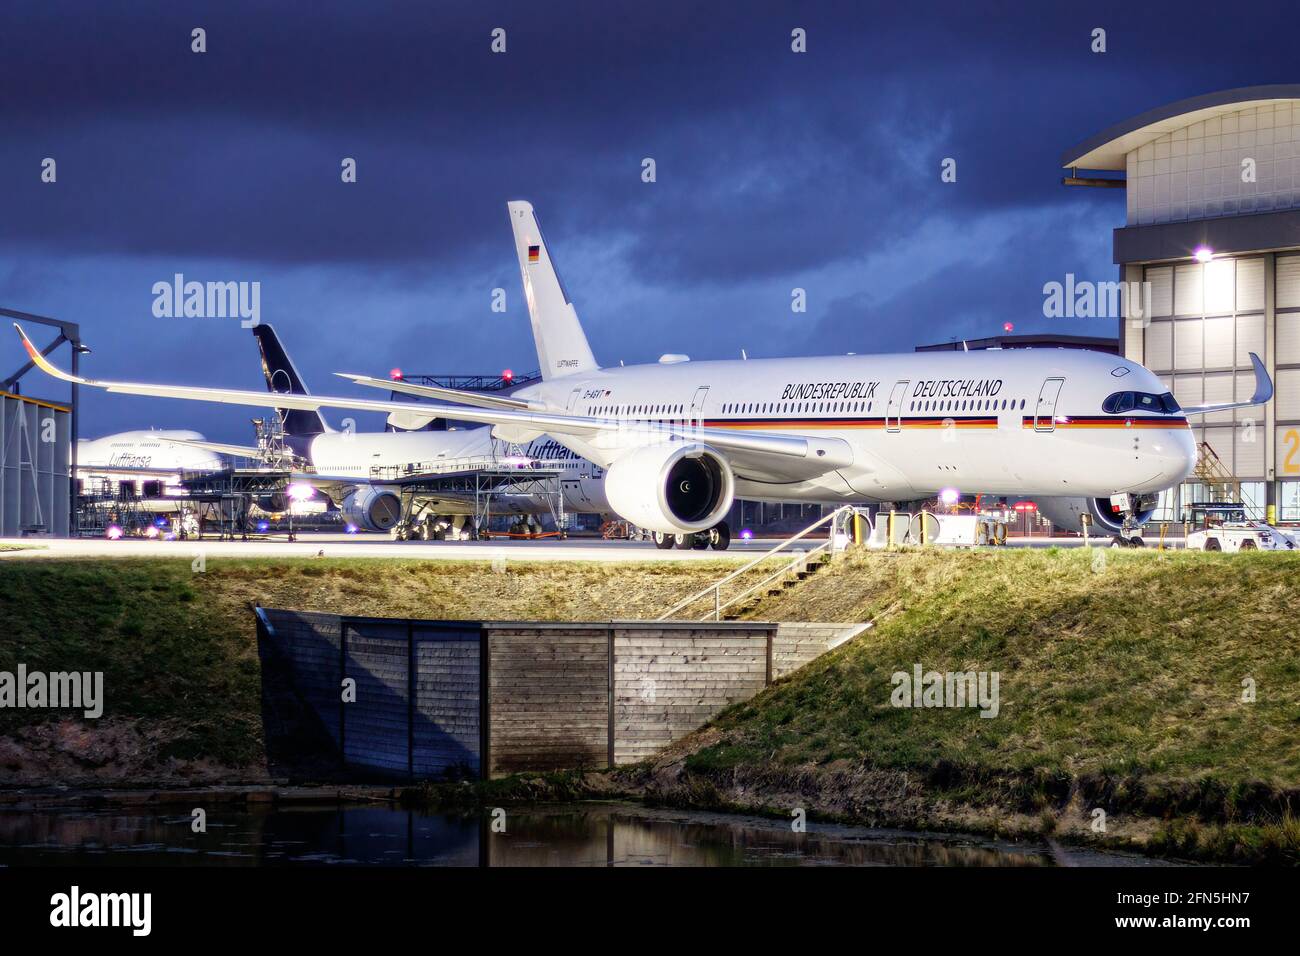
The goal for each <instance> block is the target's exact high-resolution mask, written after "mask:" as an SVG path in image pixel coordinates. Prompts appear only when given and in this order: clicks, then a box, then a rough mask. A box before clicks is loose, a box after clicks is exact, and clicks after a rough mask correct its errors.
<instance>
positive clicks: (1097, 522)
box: [1034, 496, 1158, 534]
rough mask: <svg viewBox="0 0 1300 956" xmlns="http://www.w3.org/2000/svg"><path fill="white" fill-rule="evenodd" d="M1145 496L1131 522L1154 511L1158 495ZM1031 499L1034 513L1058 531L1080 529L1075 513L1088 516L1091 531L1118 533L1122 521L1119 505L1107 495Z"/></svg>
mask: <svg viewBox="0 0 1300 956" xmlns="http://www.w3.org/2000/svg"><path fill="white" fill-rule="evenodd" d="M1132 497H1134V498H1137V496H1132ZM1149 497H1150V500H1149V501H1139V502H1137V504H1138V507H1137V509H1136V510H1135V511H1134V512H1133V522H1134V523H1135V524H1138V525H1143V524H1146V523H1147V522H1148V521H1150V520H1151V516H1152V515H1153V514H1155V510H1156V503H1157V500H1158V499H1156V498H1155V497H1154V496H1149ZM1034 502H1035V504H1037V505H1038V513H1039V514H1041V515H1043V516H1045V517H1046V518H1047V520H1048V521H1050V522H1052V524H1054V525H1056V527H1058V528H1060V529H1061V530H1062V531H1074V532H1079V531H1082V530H1083V527H1082V525H1080V524H1079V516H1080V515H1083V514H1088V515H1091V516H1092V528H1091V529H1090V530H1091V533H1093V534H1119V533H1120V530H1121V528H1122V527H1123V524H1124V508H1123V506H1122V505H1120V504H1112V503H1111V500H1110V499H1109V498H1035V499H1034ZM1147 505H1149V507H1146V506H1147Z"/></svg>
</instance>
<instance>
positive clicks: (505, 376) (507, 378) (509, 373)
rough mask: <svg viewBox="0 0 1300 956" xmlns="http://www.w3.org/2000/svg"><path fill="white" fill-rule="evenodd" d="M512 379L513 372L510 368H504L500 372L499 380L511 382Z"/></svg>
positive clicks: (513, 378) (513, 377) (513, 376)
mask: <svg viewBox="0 0 1300 956" xmlns="http://www.w3.org/2000/svg"><path fill="white" fill-rule="evenodd" d="M514 380H515V373H514V371H513V370H512V369H506V370H505V371H504V372H502V373H501V381H503V382H513V381H514Z"/></svg>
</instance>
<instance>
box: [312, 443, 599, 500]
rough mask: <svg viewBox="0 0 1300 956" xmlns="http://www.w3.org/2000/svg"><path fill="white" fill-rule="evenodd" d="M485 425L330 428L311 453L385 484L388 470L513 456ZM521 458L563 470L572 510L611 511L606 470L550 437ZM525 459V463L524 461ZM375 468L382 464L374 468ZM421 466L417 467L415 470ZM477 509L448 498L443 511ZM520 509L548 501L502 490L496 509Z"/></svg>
mask: <svg viewBox="0 0 1300 956" xmlns="http://www.w3.org/2000/svg"><path fill="white" fill-rule="evenodd" d="M491 432H492V429H491V428H487V427H479V428H464V429H451V430H447V431H413V432H327V433H325V434H322V435H317V436H316V437H315V438H313V439H312V441H311V445H310V449H309V452H308V454H309V457H310V460H311V463H312V467H313V468H314V469H315V470H316V472H318V473H319V474H322V475H333V476H339V477H344V478H347V477H352V478H355V479H356V480H357V481H358V482H365V481H373V482H374V483H375V484H377V485H380V484H382V479H383V477H384V470H385V469H405V468H407V467H408V466H428V467H429V470H434V469H437V470H445V471H447V472H452V471H457V470H470V469H472V468H481V467H485V466H489V465H494V464H502V463H504V464H507V465H508V464H509V463H510V462H511V461H512V460H513V459H512V458H511V457H510V456H504V455H503V454H502V446H501V443H500V442H494V441H493V439H492V435H491ZM519 457H522V458H523V459H527V460H528V461H530V462H533V463H535V465H536V469H537V470H541V471H554V472H558V473H559V482H560V490H561V492H562V493H563V495H564V507H565V509H566V510H568V511H573V512H583V513H589V512H602V513H603V512H607V511H608V510H609V506H608V504H607V503H606V502H605V495H604V481H603V470H602V469H601V468H599V467H598V466H595V465H593V464H592V463H591V462H589V461H585V460H583V459H582V458H580V457H579V456H578V455H576V454H575V453H574V452H572V451H571V450H570V449H568V448H565V447H564V446H563V445H561V444H559V443H558V442H556V441H553V440H551V439H548V438H539V439H536V440H534V441H531V442H528V443H526V444H523V445H521V446H520V448H519ZM521 464H522V463H521ZM373 469H378V471H377V472H376V471H374V470H373ZM416 470H418V469H416ZM447 509H450V510H448V513H453V514H458V513H462V510H463V513H466V514H473V513H474V501H473V498H472V496H471V498H470V499H468V502H464V501H462V502H460V503H459V504H456V503H454V502H452V501H448V502H447V503H446V505H445V506H444V510H447ZM495 510H504V511H509V512H515V513H519V514H544V513H546V512H547V505H546V502H545V501H544V500H542V499H541V498H538V497H537V496H534V495H504V494H503V495H499V496H498V497H497V499H496V509H495Z"/></svg>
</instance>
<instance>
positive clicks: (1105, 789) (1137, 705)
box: [652, 549, 1300, 860]
mask: <svg viewBox="0 0 1300 956" xmlns="http://www.w3.org/2000/svg"><path fill="white" fill-rule="evenodd" d="M1298 598H1300V555H1279V554H1256V555H1250V554H1242V555H1205V554H1199V553H1186V552H1179V553H1154V552H1150V551H1147V552H1118V551H1110V550H1107V551H1093V552H1088V551H1085V550H1082V549H1077V550H1069V551H1057V550H1054V549H1053V550H1034V551H1030V550H1017V551H1003V552H946V553H917V552H910V553H909V552H899V553H891V554H868V555H861V556H857V557H852V558H847V559H845V560H843V561H841V562H840V563H838V564H836V565H835V566H833V567H832V568H829V569H826V570H824V571H822V572H821V573H820V574H818V575H816V576H814V577H812V578H810V579H809V580H808V581H806V582H805V583H804V584H802V585H800V586H799V587H797V588H794V589H792V590H791V591H789V592H787V593H786V594H784V595H782V596H780V597H778V598H774V599H772V600H770V601H768V602H767V603H765V604H763V605H761V606H760V607H758V608H757V609H755V610H754V611H753V612H751V616H753V617H762V618H767V619H777V620H810V619H811V620H825V621H846V622H849V621H861V620H875V621H876V622H877V623H876V626H875V628H874V629H872V630H870V631H867V632H866V633H864V634H863V635H862V636H860V637H859V638H857V639H856V640H855V641H853V642H851V643H849V644H847V645H845V646H843V647H841V648H839V649H837V650H836V651H834V652H832V653H830V654H827V655H825V656H824V657H822V658H820V659H819V660H817V661H814V662H813V663H812V664H810V665H809V666H808V667H805V668H804V669H802V670H801V671H799V672H797V673H796V674H794V675H792V676H791V677H789V678H788V679H786V680H783V681H781V682H780V683H778V684H777V685H775V686H773V687H772V688H770V689H769V690H768V691H766V692H765V693H763V694H761V695H760V696H758V697H756V698H754V699H753V700H751V701H749V702H748V703H745V704H742V705H739V706H736V707H733V708H731V709H730V710H729V711H727V712H725V713H724V714H723V715H722V716H721V717H720V718H719V719H718V720H716V721H715V722H714V723H713V724H712V725H710V726H709V727H708V728H706V729H705V730H703V731H702V732H700V733H699V734H697V735H696V736H695V737H694V738H692V739H690V740H688V741H686V742H685V743H684V744H683V745H682V746H680V747H678V748H674V750H675V752H673V753H670V754H669V755H666V756H665V757H664V758H663V759H662V760H661V761H660V763H659V766H658V768H657V774H658V777H657V779H658V780H659V781H660V782H661V783H663V784H664V786H665V789H666V791H670V792H676V794H677V795H678V796H680V797H682V798H684V799H687V800H690V799H696V800H700V799H704V800H706V801H707V800H708V799H709V798H710V795H712V797H714V798H716V799H717V800H719V801H720V802H724V803H725V802H733V803H735V802H739V803H745V802H752V800H753V797H754V795H755V794H756V793H757V794H766V795H767V796H766V802H767V803H768V804H770V805H778V806H779V805H782V804H783V802H784V805H785V806H787V807H788V806H790V805H802V806H805V807H808V806H811V807H820V809H821V810H822V811H823V812H824V813H826V814H828V815H831V816H847V817H857V818H861V817H863V816H866V817H869V818H876V819H879V820H881V822H890V823H894V824H904V825H906V824H919V825H929V826H949V827H952V826H974V827H977V828H981V829H991V830H1000V831H1002V832H1025V831H1026V830H1033V829H1038V830H1040V831H1046V832H1052V831H1054V830H1055V831H1058V832H1064V833H1067V834H1069V835H1071V836H1074V837H1078V838H1081V839H1088V838H1091V837H1092V834H1093V831H1092V829H1091V828H1090V827H1089V826H1088V824H1089V823H1090V822H1091V820H1092V814H1093V811H1094V810H1095V809H1096V808H1101V809H1102V810H1104V811H1105V812H1106V814H1107V817H1108V827H1107V833H1108V834H1111V836H1112V838H1113V837H1114V836H1115V835H1117V834H1118V835H1119V836H1120V837H1121V839H1123V840H1128V841H1131V842H1133V843H1135V844H1142V845H1145V846H1147V847H1156V848H1159V849H1164V850H1168V851H1173V852H1179V853H1187V854H1200V855H1208V856H1218V857H1222V856H1225V855H1228V856H1231V855H1234V854H1235V855H1238V856H1241V857H1243V858H1260V857H1277V856H1281V857H1285V858H1289V859H1291V860H1300V822H1297V820H1296V818H1295V817H1292V816H1291V813H1290V805H1291V804H1290V801H1291V800H1293V799H1294V800H1296V803H1297V805H1296V807H1295V812H1296V815H1297V816H1300V636H1298V635H1297V628H1296V625H1295V620H1296V618H1295V615H1296V611H1297V603H1298V601H1297V599H1298ZM918 663H919V664H920V665H921V666H922V667H923V669H924V670H925V671H939V672H947V671H957V672H964V671H996V672H998V673H999V675H1000V686H999V691H1000V711H999V713H998V716H997V717H995V718H991V719H984V718H981V717H980V716H979V715H978V712H977V711H976V710H971V709H962V710H957V709H912V708H901V707H895V706H892V705H891V701H890V697H891V692H892V691H893V689H894V685H893V684H892V683H891V678H892V675H893V674H894V673H895V672H899V671H901V672H906V673H907V674H909V675H911V674H912V672H913V666H914V665H915V664H918ZM1247 679H1249V680H1250V681H1253V685H1254V688H1255V694H1256V700H1255V702H1253V703H1247V702H1243V699H1242V697H1243V690H1244V688H1243V681H1247ZM652 789H654V785H652ZM692 794H694V796H692ZM701 795H703V796H701ZM801 799H802V802H801V803H798V804H791V803H789V802H788V801H790V800H801ZM1160 817H1177V821H1176V822H1167V823H1160V822H1159V821H1158V818H1160ZM1112 842H1113V839H1112Z"/></svg>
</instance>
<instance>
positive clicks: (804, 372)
mask: <svg viewBox="0 0 1300 956" xmlns="http://www.w3.org/2000/svg"><path fill="white" fill-rule="evenodd" d="M1121 391H1134V392H1143V393H1152V394H1157V395H1159V394H1162V393H1165V392H1167V388H1166V387H1165V386H1164V385H1163V384H1162V383H1161V382H1160V381H1159V379H1157V378H1156V377H1155V375H1153V374H1152V373H1151V372H1149V371H1148V370H1147V369H1145V368H1143V367H1142V366H1141V365H1138V364H1136V363H1134V362H1131V361H1128V360H1126V359H1123V358H1119V357H1117V356H1114V355H1108V354H1105V353H1099V352H1089V351H1082V350H1076V349H1008V350H996V349H994V350H984V351H972V352H965V351H961V352H957V351H953V352H916V353H904V354H896V355H861V356H834V357H819V358H790V359H752V360H749V361H706V362H691V361H679V362H674V363H671V364H655V365H638V366H628V367H619V368H607V369H600V370H598V371H593V372H589V373H579V374H575V375H571V376H563V377H560V378H553V379H550V380H548V381H545V382H542V383H539V384H537V385H533V386H529V387H528V388H525V389H522V390H520V391H519V392H517V393H516V397H519V398H527V399H532V400H540V401H542V402H545V404H546V405H547V406H548V407H549V408H552V409H555V410H557V411H563V412H567V413H569V414H575V415H590V416H593V417H595V418H602V419H613V420H617V421H620V422H627V423H628V426H629V428H632V427H634V426H635V423H637V422H669V423H678V424H679V426H680V427H681V428H682V431H683V434H684V435H686V436H688V437H689V429H690V427H691V426H692V425H699V426H703V427H704V428H718V429H734V430H739V431H745V430H752V431H755V432H767V433H777V434H790V435H800V436H810V437H813V436H815V437H818V438H823V439H825V438H833V439H841V440H842V441H843V442H845V443H846V444H847V446H848V448H849V449H851V457H852V463H851V464H850V465H847V466H845V467H840V468H837V469H835V470H833V471H829V472H827V473H826V474H823V475H821V476H820V477H817V478H813V479H811V480H807V479H797V480H789V479H783V478H782V476H781V475H780V474H779V473H764V472H763V470H762V469H761V468H749V469H747V468H746V467H744V466H743V465H740V464H738V465H736V467H735V477H736V489H735V490H736V494H737V496H742V497H752V498H766V499H776V500H805V501H832V502H833V501H852V500H875V501H903V500H911V499H916V498H921V497H926V496H929V495H933V494H935V493H937V492H940V491H942V490H944V489H947V488H955V489H958V490H959V491H961V492H962V493H971V494H974V493H983V494H990V495H1022V494H1023V495H1059V496H1076V495H1077V496H1096V497H1105V496H1109V495H1116V494H1123V493H1151V492H1157V491H1160V490H1163V489H1165V488H1168V487H1171V486H1172V485H1174V484H1177V483H1178V482H1180V481H1182V480H1183V479H1184V478H1185V477H1186V476H1187V475H1188V474H1189V473H1190V472H1191V470H1192V467H1193V465H1194V463H1195V451H1196V449H1195V443H1194V441H1193V437H1192V433H1191V430H1190V428H1189V427H1188V424H1187V420H1186V418H1185V417H1184V416H1182V415H1181V414H1178V413H1172V414H1167V413H1163V412H1157V413H1151V412H1129V413H1126V414H1108V413H1106V412H1105V411H1103V409H1102V402H1103V400H1104V399H1106V397H1107V396H1108V395H1111V394H1112V393H1115V392H1121ZM555 438H556V439H557V440H559V441H561V442H563V443H564V444H565V445H566V446H567V447H569V448H570V449H572V450H573V451H574V452H575V453H577V454H579V455H582V456H584V457H586V458H588V459H590V460H591V461H593V462H595V463H596V464H598V465H601V466H603V467H609V465H610V464H611V462H612V461H613V460H615V459H616V458H617V457H618V455H619V454H620V453H621V449H620V448H619V447H618V446H617V445H616V444H611V443H609V442H601V441H596V440H586V439H583V438H580V437H574V436H570V435H558V434H557V435H556V436H555ZM700 440H701V441H703V442H704V443H707V439H706V438H702V439H700Z"/></svg>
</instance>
